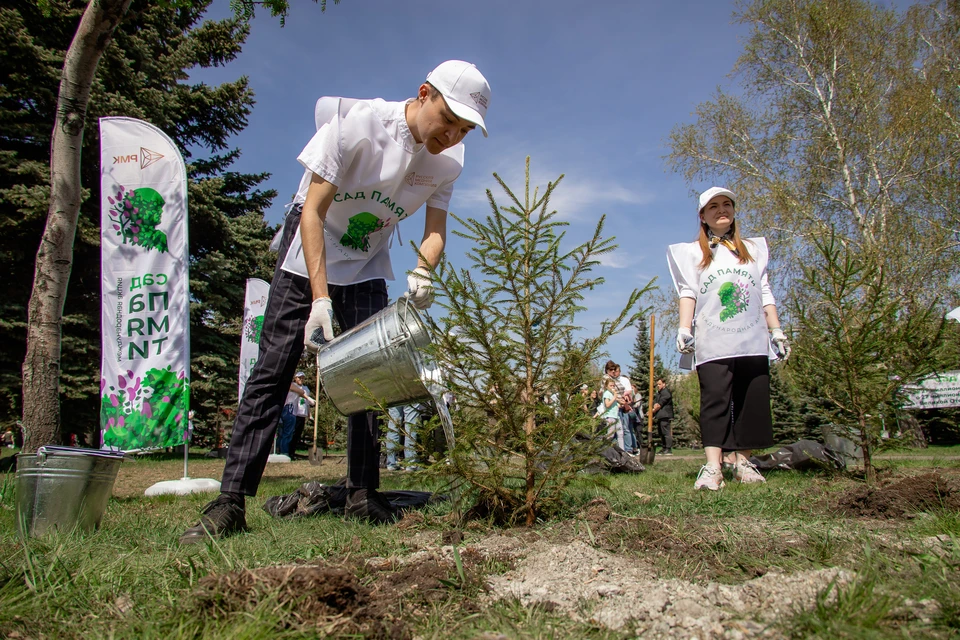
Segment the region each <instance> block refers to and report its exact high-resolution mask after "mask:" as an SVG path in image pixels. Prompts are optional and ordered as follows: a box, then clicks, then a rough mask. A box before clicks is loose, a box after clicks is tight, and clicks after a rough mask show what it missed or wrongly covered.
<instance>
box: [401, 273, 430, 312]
mask: <svg viewBox="0 0 960 640" xmlns="http://www.w3.org/2000/svg"><path fill="white" fill-rule="evenodd" d="M407 298H408V299H409V300H410V302H411V303H412V304H413V306H414V307H416V308H417V309H420V310H421V311H423V310H424V309H426V308H427V307H429V306H430V305H431V304H433V283H432V282H430V272H429V271H428V270H427V268H426V267H417V268H416V269H414V270H413V271H412V272H411V273H410V275H408V276H407Z"/></svg>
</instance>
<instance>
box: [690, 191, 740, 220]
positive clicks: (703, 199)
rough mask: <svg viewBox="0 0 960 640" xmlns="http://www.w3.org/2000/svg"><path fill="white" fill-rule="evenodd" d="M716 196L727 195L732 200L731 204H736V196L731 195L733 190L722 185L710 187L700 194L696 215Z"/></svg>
mask: <svg viewBox="0 0 960 640" xmlns="http://www.w3.org/2000/svg"><path fill="white" fill-rule="evenodd" d="M717 196H727V197H728V198H730V199H731V200H733V204H734V205H736V204H737V197H736V196H735V195H733V191H730V190H729V189H724V188H723V187H710V188H709V189H707V190H706V191H704V192H703V193H701V194H700V208H699V209H697V215H700V212H701V211H703V208H704V207H705V206H707V203H708V202H710V201H711V200H713V199H714V198H716V197H717Z"/></svg>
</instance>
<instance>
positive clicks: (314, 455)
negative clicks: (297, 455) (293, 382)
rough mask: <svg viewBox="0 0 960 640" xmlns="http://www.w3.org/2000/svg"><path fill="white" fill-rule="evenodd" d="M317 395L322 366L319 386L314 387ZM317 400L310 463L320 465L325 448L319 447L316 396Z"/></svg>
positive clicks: (318, 378)
mask: <svg viewBox="0 0 960 640" xmlns="http://www.w3.org/2000/svg"><path fill="white" fill-rule="evenodd" d="M314 389H315V393H316V395H317V397H320V367H319V366H318V367H317V386H316V387H314ZM314 400H315V401H316V402H315V403H314V405H313V446H312V447H310V464H312V465H313V466H315V467H318V466H320V464H321V463H322V462H323V450H321V449H318V448H317V423H318V422H320V401H319V400H317V398H314Z"/></svg>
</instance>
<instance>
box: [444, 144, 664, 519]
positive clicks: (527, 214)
mask: <svg viewBox="0 0 960 640" xmlns="http://www.w3.org/2000/svg"><path fill="white" fill-rule="evenodd" d="M494 178H496V180H497V183H498V184H499V186H500V188H501V189H502V190H503V194H504V196H505V198H506V200H507V202H508V204H507V205H506V206H503V205H501V204H500V203H499V202H498V201H497V199H496V198H495V197H494V195H493V193H492V192H491V191H489V190H488V191H487V198H488V200H489V202H490V213H489V214H488V215H487V216H486V218H484V219H480V220H478V219H473V218H470V219H467V220H461V219H460V218H457V220H458V222H460V223H461V224H462V225H463V227H464V228H465V230H464V231H462V232H461V231H455V233H457V235H459V236H461V237H463V238H464V239H466V240H467V241H468V242H469V246H470V247H472V248H471V249H470V251H469V252H468V254H467V258H468V260H469V261H470V262H471V263H472V268H471V269H470V270H467V269H460V270H456V269H454V268H453V267H452V266H451V265H450V264H449V263H448V262H446V261H445V260H444V261H441V263H440V265H439V267H438V269H437V270H436V272H435V273H434V274H433V280H434V283H435V286H436V288H437V291H438V305H439V306H440V307H441V308H442V309H443V311H444V317H443V318H441V319H438V320H431V321H430V322H431V329H432V334H433V336H434V344H433V346H432V347H431V348H430V353H431V355H432V356H433V357H434V358H435V359H436V360H437V361H438V363H439V364H440V366H441V369H442V370H443V371H444V372H445V374H447V377H446V379H445V380H444V382H445V384H446V385H448V386H449V388H450V389H451V390H452V391H453V393H454V395H455V396H456V398H457V403H456V404H457V407H458V410H457V412H456V415H455V418H454V423H455V424H456V426H457V431H458V433H457V443H456V447H455V448H454V449H453V450H452V451H451V452H450V459H451V461H452V465H451V466H450V467H447V466H446V465H439V466H440V467H442V469H441V471H442V472H443V473H448V472H452V473H453V474H455V475H456V476H457V477H459V478H462V479H463V481H464V482H465V483H466V486H467V493H468V494H469V495H471V496H472V497H473V498H474V500H475V506H474V511H473V512H474V513H475V514H484V515H489V516H491V517H493V518H494V519H497V520H499V521H503V522H516V521H519V522H523V523H525V524H526V525H528V526H530V525H533V524H534V523H535V522H536V520H537V518H538V517H541V516H543V515H546V514H549V513H550V511H551V510H552V509H555V508H556V507H557V506H558V504H559V501H560V499H561V492H562V490H563V489H564V487H566V486H567V485H568V484H569V483H570V482H571V481H572V480H573V478H574V477H575V476H576V474H577V472H578V471H580V470H581V469H582V468H583V467H584V466H585V465H586V464H587V463H588V462H592V461H594V460H595V459H596V455H597V450H598V448H599V447H601V446H603V443H602V442H601V440H600V439H599V438H596V437H595V436H594V434H593V432H594V428H595V420H594V419H593V418H592V417H591V416H589V415H588V414H586V413H585V412H584V411H583V410H582V409H581V404H582V398H581V396H580V394H579V393H578V392H577V391H576V390H577V388H578V387H579V385H580V384H581V383H582V382H583V376H584V374H585V372H587V371H589V367H590V363H591V362H592V361H594V360H596V358H597V357H598V356H599V354H600V351H601V350H602V348H603V345H604V344H605V343H606V341H607V339H608V338H609V337H610V336H612V335H614V334H616V333H617V332H619V331H622V330H623V329H624V328H625V327H627V326H630V325H631V324H633V323H635V322H636V321H637V320H638V318H639V317H640V316H641V315H642V314H643V311H642V310H640V309H639V308H638V305H639V301H640V298H641V295H642V294H643V293H644V292H645V291H646V290H647V288H649V286H650V285H648V286H647V288H645V289H644V290H643V291H637V290H634V291H632V292H631V293H629V294H628V295H627V296H626V297H625V300H624V307H623V310H622V311H621V312H620V313H619V314H618V315H617V317H616V318H614V319H612V320H609V321H605V322H603V323H602V325H601V327H600V331H599V333H598V334H597V335H596V336H595V337H590V338H585V339H582V340H575V339H574V338H573V335H574V333H575V332H576V331H578V329H579V327H577V325H576V324H575V322H576V320H575V317H576V314H577V313H578V312H579V311H582V310H583V307H582V301H583V297H584V293H585V292H587V291H589V290H590V289H592V288H593V287H595V286H598V285H600V284H602V282H603V279H602V278H598V277H594V276H593V275H592V271H593V269H594V267H595V266H596V265H597V264H598V263H599V262H598V260H597V258H598V256H600V255H603V254H604V253H608V252H610V251H612V250H614V248H615V246H616V245H614V244H613V241H612V239H609V238H603V236H602V234H603V224H604V219H603V218H602V217H601V219H600V221H599V222H598V224H597V227H596V229H595V230H594V233H593V235H592V237H590V238H589V239H588V240H587V241H586V242H584V243H583V244H579V245H577V246H574V247H572V248H567V243H566V237H565V235H564V233H563V230H562V229H563V227H564V226H565V225H566V223H563V222H560V221H558V220H556V211H551V210H550V209H549V204H550V197H551V195H552V194H553V192H554V189H556V187H557V185H558V184H559V182H560V179H562V176H561V178H560V179H558V180H557V182H553V183H550V184H548V185H547V187H546V189H545V190H544V191H543V193H542V194H540V192H539V190H538V189H534V190H532V191H531V188H530V160H529V158H528V159H527V165H526V183H525V185H524V189H523V191H522V192H521V193H520V194H519V196H518V195H517V194H515V193H514V192H513V191H512V190H511V189H510V188H509V187H508V186H507V185H506V183H504V182H503V180H502V179H501V178H500V177H499V176H498V175H497V174H494ZM455 217H456V216H455ZM435 315H438V314H435ZM551 396H555V401H554V402H553V403H552V404H547V403H545V402H544V401H543V399H544V398H550V397H551Z"/></svg>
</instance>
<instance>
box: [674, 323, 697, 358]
mask: <svg viewBox="0 0 960 640" xmlns="http://www.w3.org/2000/svg"><path fill="white" fill-rule="evenodd" d="M695 344H696V340H695V339H694V337H693V334H692V333H690V328H689V327H680V328H679V329H677V351H679V352H680V353H693V350H694V345H695Z"/></svg>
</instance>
